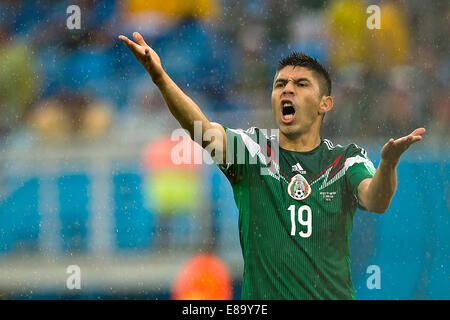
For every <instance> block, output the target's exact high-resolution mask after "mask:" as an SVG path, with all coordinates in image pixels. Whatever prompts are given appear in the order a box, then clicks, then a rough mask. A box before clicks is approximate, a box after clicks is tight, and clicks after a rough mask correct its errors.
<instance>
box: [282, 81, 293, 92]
mask: <svg viewBox="0 0 450 320" xmlns="http://www.w3.org/2000/svg"><path fill="white" fill-rule="evenodd" d="M293 93H294V84H293V83H292V81H288V82H287V83H286V85H285V86H284V88H283V92H282V95H286V94H293Z"/></svg>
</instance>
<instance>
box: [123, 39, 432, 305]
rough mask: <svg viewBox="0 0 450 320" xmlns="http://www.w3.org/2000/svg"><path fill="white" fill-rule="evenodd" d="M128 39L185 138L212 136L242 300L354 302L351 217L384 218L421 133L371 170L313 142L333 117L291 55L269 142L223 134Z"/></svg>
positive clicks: (361, 155) (317, 76) (389, 146)
mask: <svg viewBox="0 0 450 320" xmlns="http://www.w3.org/2000/svg"><path fill="white" fill-rule="evenodd" d="M133 38H134V41H131V40H129V39H128V38H127V37H124V36H119V39H120V40H122V41H123V42H124V43H125V44H126V45H127V46H128V48H129V49H130V50H131V52H132V53H133V54H134V55H135V57H136V58H137V60H138V61H139V62H140V63H141V64H142V65H143V66H144V67H145V69H146V70H147V72H148V73H149V74H150V76H151V78H152V80H153V82H154V83H155V85H156V86H157V87H158V88H159V90H160V91H161V94H162V96H163V97H164V99H165V101H166V103H167V106H168V108H169V110H170V112H171V113H172V114H173V116H174V117H175V118H176V119H177V120H178V122H179V123H180V125H181V126H182V127H183V128H184V129H186V130H187V131H188V132H189V133H190V135H191V137H194V126H195V123H197V124H201V129H202V130H201V131H202V137H203V134H205V133H207V132H208V131H211V130H213V131H214V132H218V133H219V134H218V135H214V136H215V137H216V139H211V140H212V141H211V142H210V141H206V139H204V140H202V147H203V148H205V149H206V150H208V151H209V152H210V153H211V155H212V156H213V158H214V159H216V161H217V162H219V164H218V166H219V168H220V169H221V170H222V171H223V172H224V174H225V175H226V176H227V178H228V180H229V181H230V183H231V185H232V187H233V192H234V198H235V201H236V204H237V207H238V209H239V231H240V233H239V236H240V244H241V248H242V254H243V258H244V275H243V285H242V298H243V299H354V298H355V293H354V288H353V284H352V280H351V275H350V234H351V231H352V225H353V216H354V213H355V211H356V208H357V207H358V206H359V207H360V208H363V209H365V210H368V211H372V212H376V213H384V212H385V211H386V210H387V208H388V207H389V203H390V201H391V199H392V196H393V194H394V191H395V188H396V184H397V178H396V166H397V164H398V162H399V160H400V156H401V155H402V153H403V152H404V151H405V150H406V149H408V147H409V146H410V145H411V144H413V143H415V142H417V141H419V140H421V139H422V134H423V133H425V129H424V128H419V129H416V130H414V131H413V132H412V133H411V134H409V135H407V136H404V137H402V138H399V139H397V140H394V139H390V140H389V141H388V142H387V143H386V144H385V145H384V146H383V148H382V149H381V161H380V164H379V166H378V168H377V169H376V170H375V168H374V167H373V164H372V163H371V161H370V160H369V159H368V157H367V154H366V152H365V151H364V149H362V148H361V147H358V146H357V145H355V144H350V145H347V146H341V145H338V144H337V145H335V144H333V143H332V142H331V141H329V140H327V139H323V138H321V137H320V134H319V130H320V126H321V124H322V120H323V117H324V116H325V114H326V113H327V112H328V111H330V110H331V109H332V108H333V98H332V97H331V96H330V94H331V81H330V77H329V75H328V72H327V71H326V70H325V69H324V67H323V66H322V65H321V64H320V63H319V62H318V61H317V60H315V59H313V58H311V57H309V56H308V55H305V54H302V53H297V52H294V53H292V54H291V55H290V56H288V57H286V58H284V59H282V60H281V61H280V63H279V65H278V67H277V69H276V73H275V77H274V81H273V88H272V112H273V116H274V118H275V120H276V123H277V126H278V138H276V137H274V136H267V135H266V134H265V132H264V131H263V130H260V129H258V128H255V127H252V128H250V129H248V130H247V131H243V130H234V129H229V128H227V127H225V126H222V125H220V124H218V123H214V122H210V121H209V120H208V119H207V118H206V117H205V116H204V114H203V113H202V111H201V110H200V108H199V107H198V106H197V105H196V104H195V102H193V101H192V100H191V99H190V98H189V97H188V96H187V95H186V94H184V93H183V91H182V90H181V89H180V88H179V87H178V86H177V85H176V84H175V83H174V82H173V81H172V80H171V79H170V77H169V76H168V75H167V74H166V73H165V71H164V69H163V67H162V65H161V60H160V58H159V57H158V55H157V54H156V52H155V51H154V50H153V49H152V48H150V47H149V46H148V45H147V44H146V43H145V41H144V39H143V38H142V36H141V35H140V34H139V33H137V32H135V33H134V34H133ZM242 153H243V154H242ZM217 159H218V160H217Z"/></svg>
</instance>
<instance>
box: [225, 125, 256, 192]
mask: <svg viewBox="0 0 450 320" xmlns="http://www.w3.org/2000/svg"><path fill="white" fill-rule="evenodd" d="M222 127H223V128H224V130H225V133H226V135H227V146H226V163H225V164H218V165H217V166H218V167H219V169H220V170H221V171H222V172H223V173H224V174H225V176H226V177H227V178H228V180H229V181H230V183H231V184H232V185H234V184H236V183H238V182H239V181H240V180H241V179H242V178H243V177H244V176H245V174H246V172H247V170H248V165H250V164H252V163H256V161H255V159H256V158H257V154H258V152H259V150H260V146H259V144H258V143H257V142H256V141H257V139H255V137H256V136H257V130H256V128H254V127H252V128H250V129H248V130H245V131H244V130H242V129H230V128H227V127H226V126H224V125H222Z"/></svg>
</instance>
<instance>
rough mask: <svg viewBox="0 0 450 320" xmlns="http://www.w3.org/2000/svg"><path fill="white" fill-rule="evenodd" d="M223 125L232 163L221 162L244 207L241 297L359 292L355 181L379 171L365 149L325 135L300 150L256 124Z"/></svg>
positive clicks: (343, 296) (350, 296)
mask: <svg viewBox="0 0 450 320" xmlns="http://www.w3.org/2000/svg"><path fill="white" fill-rule="evenodd" d="M224 129H225V131H226V134H227V151H226V152H227V163H226V164H225V165H223V166H222V165H219V168H220V169H221V170H222V171H223V172H224V174H225V175H226V176H227V178H228V180H229V181H230V183H231V185H232V188H233V194H234V199H235V202H236V205H237V207H238V209H239V233H240V234H239V237H240V244H241V248H242V254H243V258H244V275H243V284H242V299H354V298H355V294H354V288H353V284H352V280H351V275H350V234H351V231H352V226H353V216H354V213H355V211H356V208H357V207H358V206H360V203H359V201H358V198H357V188H358V185H359V183H360V182H361V181H362V180H363V179H366V178H371V177H373V175H374V172H375V168H374V167H373V164H372V162H370V160H369V159H368V158H367V154H366V152H365V151H364V149H362V148H360V147H358V146H357V145H355V144H351V145H348V146H341V145H333V143H332V142H331V141H329V140H327V139H322V140H321V143H320V145H319V146H318V147H316V148H315V149H314V150H311V151H308V152H295V151H288V150H284V149H282V148H278V147H277V139H276V137H275V136H271V137H268V136H267V135H265V134H264V133H263V132H262V131H261V130H260V129H258V128H254V127H252V128H250V129H248V130H246V131H243V130H233V129H229V128H226V127H224ZM276 151H278V155H277V156H274V155H276Z"/></svg>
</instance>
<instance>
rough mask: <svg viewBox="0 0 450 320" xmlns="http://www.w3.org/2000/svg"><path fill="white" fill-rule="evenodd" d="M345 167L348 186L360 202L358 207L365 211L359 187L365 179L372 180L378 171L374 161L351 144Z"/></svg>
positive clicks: (362, 150)
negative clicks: (360, 199) (359, 196)
mask: <svg viewBox="0 0 450 320" xmlns="http://www.w3.org/2000/svg"><path fill="white" fill-rule="evenodd" d="M345 167H346V174H345V176H346V181H347V186H348V188H349V190H350V191H351V192H352V194H353V196H354V197H355V198H356V199H357V200H358V206H359V207H360V208H361V209H365V208H364V207H363V206H362V204H361V203H360V201H359V199H358V186H359V184H360V183H361V181H363V180H364V179H367V178H372V177H373V176H374V174H375V171H376V169H375V167H374V165H373V163H372V161H370V160H369V158H368V156H367V152H366V151H365V150H364V149H363V148H361V147H359V146H357V145H355V144H351V145H350V146H349V148H348V150H347V158H346V160H345Z"/></svg>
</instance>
